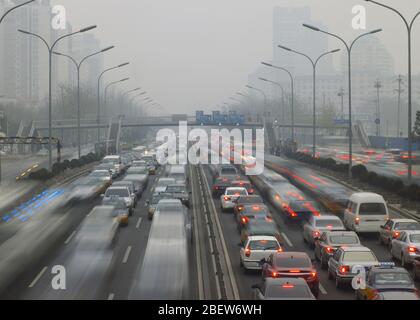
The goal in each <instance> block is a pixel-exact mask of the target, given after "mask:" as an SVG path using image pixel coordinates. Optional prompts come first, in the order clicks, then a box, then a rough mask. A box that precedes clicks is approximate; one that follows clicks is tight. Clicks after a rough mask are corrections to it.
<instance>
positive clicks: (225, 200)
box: [220, 187, 248, 211]
mask: <svg viewBox="0 0 420 320" xmlns="http://www.w3.org/2000/svg"><path fill="white" fill-rule="evenodd" d="M247 195H248V191H246V189H245V188H243V187H229V188H226V190H225V193H224V194H223V195H222V196H221V197H220V207H221V208H222V211H227V210H232V209H233V207H234V206H235V201H236V200H237V199H238V197H240V196H247Z"/></svg>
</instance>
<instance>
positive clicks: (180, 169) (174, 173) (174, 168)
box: [168, 165, 187, 185]
mask: <svg viewBox="0 0 420 320" xmlns="http://www.w3.org/2000/svg"><path fill="white" fill-rule="evenodd" d="M168 177H171V178H174V179H175V183H179V184H185V185H187V179H186V171H185V166H184V165H171V166H169V168H168Z"/></svg>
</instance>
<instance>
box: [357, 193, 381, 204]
mask: <svg viewBox="0 0 420 320" xmlns="http://www.w3.org/2000/svg"><path fill="white" fill-rule="evenodd" d="M350 200H351V201H354V202H361V201H365V202H366V201H368V202H370V201H379V202H385V200H384V198H383V197H382V196H381V195H380V194H377V193H373V192H356V193H353V194H352V195H351V196H350Z"/></svg>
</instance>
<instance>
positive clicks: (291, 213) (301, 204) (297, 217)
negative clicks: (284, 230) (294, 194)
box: [283, 200, 322, 221]
mask: <svg viewBox="0 0 420 320" xmlns="http://www.w3.org/2000/svg"><path fill="white" fill-rule="evenodd" d="M283 210H284V214H285V215H286V218H287V220H288V221H305V220H306V221H307V220H308V219H309V218H310V217H311V216H314V215H315V216H319V215H320V214H321V212H322V209H321V208H320V206H319V205H318V204H317V203H316V202H315V201H307V200H294V201H291V202H290V203H289V204H288V205H286V206H284V207H283Z"/></svg>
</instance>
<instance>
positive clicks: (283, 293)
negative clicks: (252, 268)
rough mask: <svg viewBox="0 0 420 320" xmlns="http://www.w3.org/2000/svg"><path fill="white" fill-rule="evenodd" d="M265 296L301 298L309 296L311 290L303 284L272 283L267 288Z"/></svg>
mask: <svg viewBox="0 0 420 320" xmlns="http://www.w3.org/2000/svg"><path fill="white" fill-rule="evenodd" d="M266 297H267V298H287V299H303V298H310V297H311V292H310V290H308V288H307V287H306V286H304V285H291V284H284V285H273V286H269V287H268V288H267V292H266Z"/></svg>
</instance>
